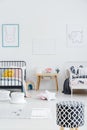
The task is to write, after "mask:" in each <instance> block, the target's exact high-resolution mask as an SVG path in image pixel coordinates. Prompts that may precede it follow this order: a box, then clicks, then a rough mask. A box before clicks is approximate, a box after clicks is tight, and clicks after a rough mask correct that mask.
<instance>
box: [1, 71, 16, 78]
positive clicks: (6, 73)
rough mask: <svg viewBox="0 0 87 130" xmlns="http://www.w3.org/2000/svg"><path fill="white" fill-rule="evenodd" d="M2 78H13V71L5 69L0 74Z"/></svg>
mask: <svg viewBox="0 0 87 130" xmlns="http://www.w3.org/2000/svg"><path fill="white" fill-rule="evenodd" d="M2 77H14V70H13V69H6V70H5V71H4V72H3V73H2Z"/></svg>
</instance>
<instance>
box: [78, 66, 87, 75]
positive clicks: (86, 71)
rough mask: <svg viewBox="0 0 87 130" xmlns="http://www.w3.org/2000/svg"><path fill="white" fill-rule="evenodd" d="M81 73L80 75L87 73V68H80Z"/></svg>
mask: <svg viewBox="0 0 87 130" xmlns="http://www.w3.org/2000/svg"><path fill="white" fill-rule="evenodd" d="M79 75H80V76H83V75H87V68H79Z"/></svg>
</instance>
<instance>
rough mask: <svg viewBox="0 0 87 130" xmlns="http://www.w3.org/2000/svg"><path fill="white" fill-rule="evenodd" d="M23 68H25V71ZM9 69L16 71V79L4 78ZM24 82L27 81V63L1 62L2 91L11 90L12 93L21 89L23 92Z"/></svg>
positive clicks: (0, 85) (0, 80)
mask: <svg viewBox="0 0 87 130" xmlns="http://www.w3.org/2000/svg"><path fill="white" fill-rule="evenodd" d="M23 67H25V69H24V70H23ZM9 69H10V70H13V71H14V73H15V77H14V79H13V77H2V73H3V72H5V70H9ZM20 76H21V77H20ZM16 79H17V80H18V82H17V80H16ZM19 81H20V83H19ZM23 81H26V62H25V61H0V89H10V90H11V91H14V90H15V89H21V91H23V87H24V86H23Z"/></svg>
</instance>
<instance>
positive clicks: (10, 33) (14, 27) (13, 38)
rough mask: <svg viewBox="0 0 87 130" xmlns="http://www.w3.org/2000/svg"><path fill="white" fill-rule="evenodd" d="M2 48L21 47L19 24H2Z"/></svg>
mask: <svg viewBox="0 0 87 130" xmlns="http://www.w3.org/2000/svg"><path fill="white" fill-rule="evenodd" d="M2 47H19V24H2Z"/></svg>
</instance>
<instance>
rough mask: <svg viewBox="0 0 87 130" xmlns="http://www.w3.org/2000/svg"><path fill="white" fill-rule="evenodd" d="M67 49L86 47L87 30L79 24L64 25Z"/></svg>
mask: <svg viewBox="0 0 87 130" xmlns="http://www.w3.org/2000/svg"><path fill="white" fill-rule="evenodd" d="M66 41H67V47H71V48H72V47H80V48H81V47H86V45H87V43H86V41H87V28H86V26H84V25H79V24H69V25H68V24H67V25H66Z"/></svg>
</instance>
